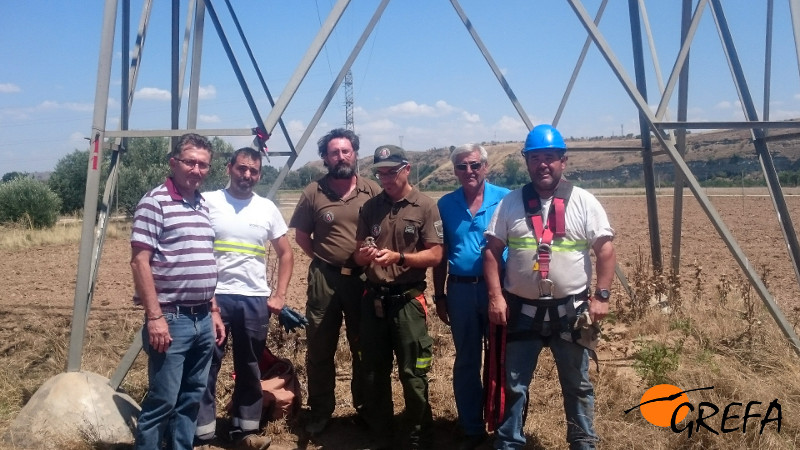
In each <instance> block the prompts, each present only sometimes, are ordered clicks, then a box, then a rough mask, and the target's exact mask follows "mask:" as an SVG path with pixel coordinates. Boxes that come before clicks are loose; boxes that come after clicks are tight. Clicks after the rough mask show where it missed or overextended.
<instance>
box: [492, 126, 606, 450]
mask: <svg viewBox="0 0 800 450" xmlns="http://www.w3.org/2000/svg"><path fill="white" fill-rule="evenodd" d="M566 151H567V147H566V145H565V143H564V139H563V138H562V137H561V134H560V133H559V132H558V130H556V129H555V128H553V127H552V126H550V125H538V126H536V127H534V129H533V130H531V132H530V133H529V134H528V137H527V139H526V141H525V148H524V149H523V150H522V155H523V157H524V158H525V164H526V165H527V168H528V174H529V175H530V178H531V183H530V184H528V185H525V186H524V187H523V188H521V189H517V190H515V191H512V192H511V193H509V194H508V195H506V196H505V197H504V198H503V200H501V201H500V204H499V205H498V206H497V209H496V210H495V212H494V215H493V216H492V220H491V221H490V222H489V226H488V227H487V229H486V233H485V234H486V241H487V243H486V251H485V252H484V262H483V269H484V276H485V278H486V286H487V289H488V290H489V321H490V322H491V323H492V324H493V325H496V326H503V327H505V330H506V347H505V361H504V364H505V379H506V386H505V411H504V415H503V420H502V422H501V423H500V424H499V426H498V428H497V432H496V433H495V442H494V447H495V448H496V449H512V448H522V447H524V446H525V440H526V439H525V434H524V433H523V432H522V430H523V427H524V426H525V416H526V414H525V412H526V409H527V407H528V394H529V385H530V383H531V377H532V375H533V371H534V370H535V369H536V363H537V360H538V358H539V353H540V352H541V351H542V348H543V347H545V346H547V347H550V350H551V351H552V353H553V359H554V360H555V363H556V368H557V369H558V379H559V381H560V382H561V391H562V394H563V396H564V409H565V413H566V418H567V442H569V448H570V449H573V450H574V449H593V448H595V445H596V442H597V435H596V433H595V431H594V425H593V421H594V388H593V386H592V383H591V381H590V380H589V354H590V351H593V348H592V344H591V343H587V342H586V341H585V338H584V335H583V333H582V330H586V329H588V328H585V327H584V326H582V325H581V324H583V325H589V324H591V323H596V322H597V321H599V320H601V319H603V318H604V317H605V316H606V315H607V314H608V300H609V295H610V294H609V289H610V288H611V282H612V281H613V278H614V266H615V264H616V256H615V253H614V246H613V244H612V239H613V238H614V230H613V229H612V228H611V226H610V225H609V223H608V218H607V216H606V213H605V211H604V210H603V207H602V206H601V205H600V203H599V202H598V201H597V199H596V198H595V197H594V196H593V195H592V194H590V193H589V192H587V191H585V190H583V189H581V188H579V187H573V186H571V185H570V184H569V182H568V181H566V180H564V179H563V178H561V174H562V172H563V171H564V169H565V168H566V163H567V156H566V154H565V153H566ZM505 248H508V260H507V262H506V265H505V276H504V278H503V280H502V283H501V279H500V274H501V273H502V272H501V268H502V253H503V250H504V249H505ZM590 249H591V251H592V252H594V254H595V257H596V260H597V262H596V267H595V270H596V277H597V280H596V283H595V291H594V293H593V294H591V295H589V292H590V290H589V288H590V286H591V283H592V261H591V258H590ZM579 319H582V320H579ZM587 319H588V320H587ZM595 339H596V338H595ZM593 341H594V342H595V343H596V340H594V339H593Z"/></svg>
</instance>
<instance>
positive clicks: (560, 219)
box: [522, 179, 572, 299]
mask: <svg viewBox="0 0 800 450" xmlns="http://www.w3.org/2000/svg"><path fill="white" fill-rule="evenodd" d="M570 195H572V184H571V183H570V182H569V181H567V180H564V179H562V180H561V181H559V182H558V186H556V191H555V193H554V194H553V202H552V203H551V204H550V211H549V213H548V215H547V225H546V226H545V224H544V220H543V219H542V202H541V200H540V199H539V194H537V193H536V190H535V189H534V188H533V183H528V184H526V185H525V186H523V187H522V202H523V204H524V205H525V216H526V218H527V219H528V222H529V223H530V224H531V227H532V228H533V234H534V237H535V238H536V239H537V240H538V242H537V244H538V245H537V257H536V262H535V263H534V265H533V270H534V271H535V272H536V271H538V272H539V274H540V275H541V280H540V281H539V298H540V299H546V298H552V297H553V282H552V281H550V279H549V278H548V277H547V276H548V275H549V274H550V256H551V254H552V253H553V239H554V238H563V237H564V236H566V235H567V231H566V221H567V219H566V211H567V202H568V201H569V196H570Z"/></svg>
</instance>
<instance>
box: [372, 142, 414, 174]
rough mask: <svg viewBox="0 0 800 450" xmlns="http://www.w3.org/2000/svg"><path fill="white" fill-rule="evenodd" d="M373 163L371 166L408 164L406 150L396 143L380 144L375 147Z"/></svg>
mask: <svg viewBox="0 0 800 450" xmlns="http://www.w3.org/2000/svg"><path fill="white" fill-rule="evenodd" d="M374 162H375V165H373V166H372V167H374V168H376V169H377V168H380V167H395V166H399V165H400V164H408V160H407V159H406V152H405V150H403V149H402V148H400V147H398V146H396V145H381V146H380V147H378V148H376V149H375V159H374Z"/></svg>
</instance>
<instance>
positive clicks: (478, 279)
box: [447, 274, 484, 284]
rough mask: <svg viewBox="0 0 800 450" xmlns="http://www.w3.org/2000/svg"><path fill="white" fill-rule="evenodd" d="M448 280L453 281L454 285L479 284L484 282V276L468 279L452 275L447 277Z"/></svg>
mask: <svg viewBox="0 0 800 450" xmlns="http://www.w3.org/2000/svg"><path fill="white" fill-rule="evenodd" d="M447 279H448V280H450V281H452V282H453V283H466V284H478V283H480V282H481V281H483V280H484V278H483V275H478V276H477V277H466V276H463V275H453V274H450V275H449V276H448V277H447Z"/></svg>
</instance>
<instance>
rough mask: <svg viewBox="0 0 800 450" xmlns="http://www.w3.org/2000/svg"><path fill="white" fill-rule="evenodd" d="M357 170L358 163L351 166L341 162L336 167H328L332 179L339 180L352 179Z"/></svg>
mask: <svg viewBox="0 0 800 450" xmlns="http://www.w3.org/2000/svg"><path fill="white" fill-rule="evenodd" d="M357 170H358V163H355V164H353V165H352V166H351V165H349V164H347V163H345V162H340V163H339V164H337V165H336V167H330V166H329V167H328V173H329V174H330V175H331V177H333V178H336V179H337V180H344V179H347V178H352V177H353V176H354V175H355V174H356V171H357Z"/></svg>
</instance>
